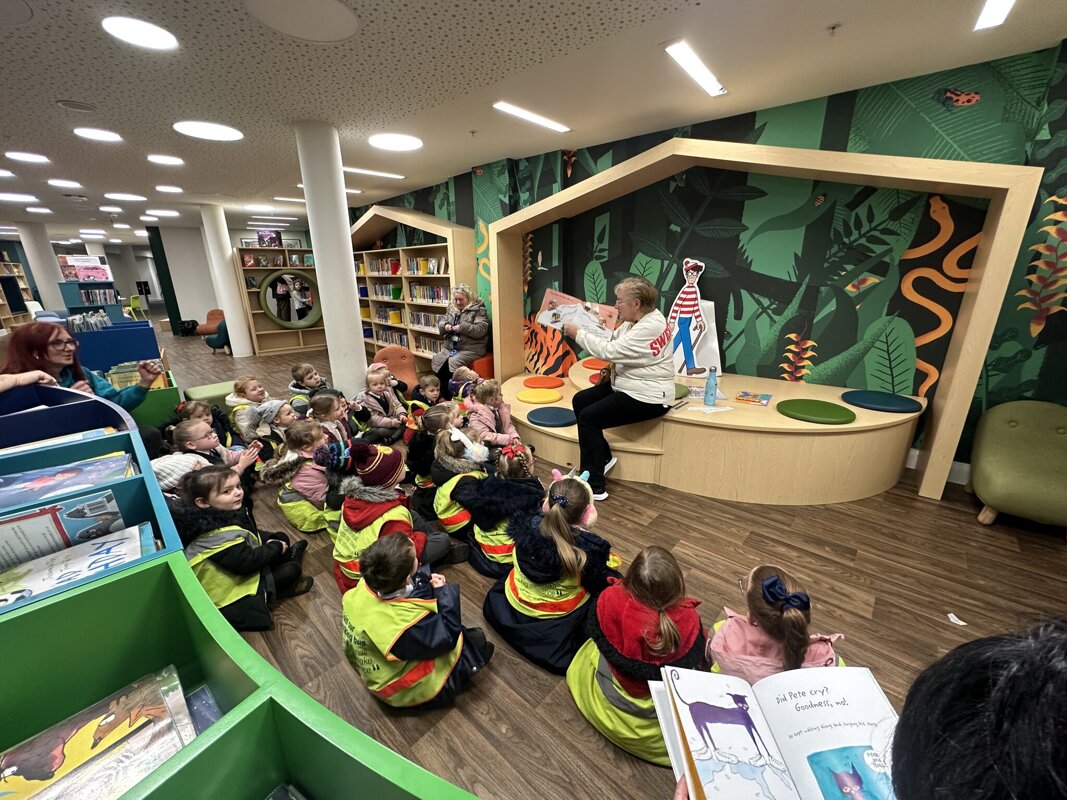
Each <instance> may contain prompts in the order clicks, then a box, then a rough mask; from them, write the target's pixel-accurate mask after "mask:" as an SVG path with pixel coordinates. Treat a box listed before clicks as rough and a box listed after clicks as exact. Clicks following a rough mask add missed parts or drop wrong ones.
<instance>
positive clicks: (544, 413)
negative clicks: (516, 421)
mask: <svg viewBox="0 0 1067 800" xmlns="http://www.w3.org/2000/svg"><path fill="white" fill-rule="evenodd" d="M526 421H527V422H529V423H530V424H531V425H538V426H540V427H542V428H566V427H567V426H568V425H573V424H574V423H575V419H574V411H573V410H572V409H569V408H563V407H561V406H546V407H544V408H534V409H531V410H530V413H529V414H527V415H526Z"/></svg>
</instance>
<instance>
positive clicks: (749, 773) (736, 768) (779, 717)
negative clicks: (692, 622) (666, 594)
mask: <svg viewBox="0 0 1067 800" xmlns="http://www.w3.org/2000/svg"><path fill="white" fill-rule="evenodd" d="M662 674H663V692H662V694H660V695H659V697H658V698H657V695H656V694H655V693H654V695H653V697H654V699H656V712H657V716H658V717H659V721H660V727H662V728H663V730H664V740H665V742H666V743H667V750H668V753H669V754H670V757H671V763H672V764H673V765H674V767H675V774H677V775H681V774H683V773H684V775H685V777H686V782H687V783H688V784H689V797H690V798H692V799H693V800H704V799H705V798H720V797H728V798H730V800H756V798H760V800H841V798H842V797H862V798H864V800H894V795H893V788H892V780H891V778H890V760H889V759H890V749H891V742H892V735H893V729H894V728H895V727H896V722H897V715H896V712H895V711H894V710H893V707H892V705H890V703H889V700H888V699H887V698H886V696H885V694H884V693H883V692H882V689H881V687H879V686H878V683H877V681H875V679H874V676H873V675H872V674H871V672H870V670H868V669H863V668H861V667H815V668H811V669H795V670H789V671H786V672H780V673H778V674H776V675H771V676H770V677H767V678H764V679H763V680H761V681H758V682H757V683H755V684H754V685H750V684H748V683H746V682H745V681H743V680H741V679H740V678H734V677H731V676H729V675H719V674H715V673H710V672H699V671H696V670H687V669H678V668H675V667H666V668H664V669H663V670H662Z"/></svg>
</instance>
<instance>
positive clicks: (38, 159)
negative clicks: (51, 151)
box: [4, 150, 50, 164]
mask: <svg viewBox="0 0 1067 800" xmlns="http://www.w3.org/2000/svg"><path fill="white" fill-rule="evenodd" d="M4 155H5V156H7V157H8V158H10V159H12V160H14V161H25V162H26V163H27V164H48V163H50V162H49V161H48V156H42V155H41V154H39V153H25V152H23V151H21V150H8V151H7V152H6V153H4Z"/></svg>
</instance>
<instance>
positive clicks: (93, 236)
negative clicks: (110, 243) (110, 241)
mask: <svg viewBox="0 0 1067 800" xmlns="http://www.w3.org/2000/svg"><path fill="white" fill-rule="evenodd" d="M82 238H83V239H106V238H107V237H106V236H104V235H103V234H99V233H83V234H82Z"/></svg>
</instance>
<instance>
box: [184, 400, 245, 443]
mask: <svg viewBox="0 0 1067 800" xmlns="http://www.w3.org/2000/svg"><path fill="white" fill-rule="evenodd" d="M174 410H175V412H176V413H177V419H176V420H175V421H174V422H173V423H172V424H171V427H170V428H169V433H170V434H172V433H173V430H174V426H176V425H177V424H178V423H179V422H185V420H187V419H198V420H201V421H203V422H206V423H207V424H208V425H210V426H211V427H212V428H214V430H215V433H217V434H218V435H219V443H220V444H221V445H222V446H223V447H234V446H238V447H241V446H243V445H244V440H243V439H242V438H241V436H240V434H238V433H237V429H236V428H235V427H234V426H233V423H232V422H230V419H229V417H227V416H226V415H225V414H223V413H222V411H221V410H219V409H218V408H216V407H215V406H213V405H211V404H210V403H208V402H206V401H204V400H186V401H185V402H183V403H178V407H177V408H176V409H174ZM166 438H167V440H168V441H173V437H172V436H171V435H168V436H167V437H166Z"/></svg>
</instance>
